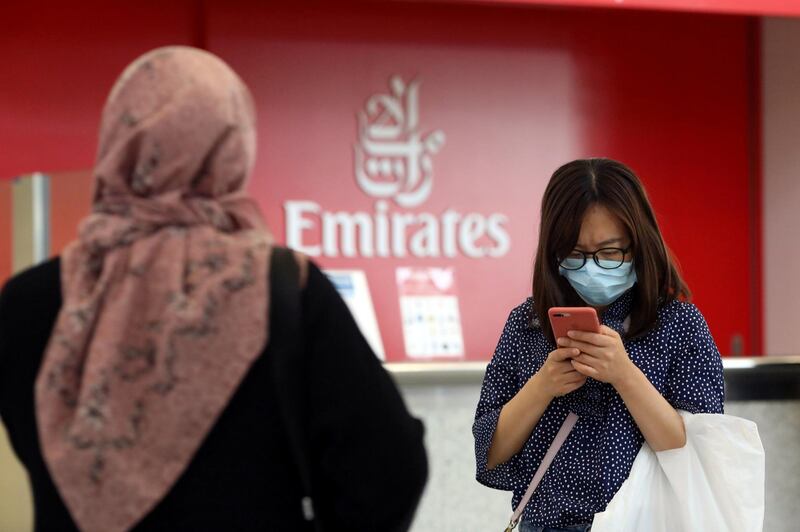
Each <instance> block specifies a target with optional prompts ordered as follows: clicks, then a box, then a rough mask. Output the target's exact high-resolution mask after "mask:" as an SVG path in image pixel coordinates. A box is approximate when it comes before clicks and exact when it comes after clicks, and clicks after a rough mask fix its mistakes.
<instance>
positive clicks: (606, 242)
mask: <svg viewBox="0 0 800 532" xmlns="http://www.w3.org/2000/svg"><path fill="white" fill-rule="evenodd" d="M622 240H623V239H622V238H609V239H608V240H603V241H602V242H600V243H599V244H597V249H601V248H604V247H606V246H608V245H611V244H618V243H620V242H622ZM582 248H583V246H581V245H580V244H575V249H578V250H580V249H582Z"/></svg>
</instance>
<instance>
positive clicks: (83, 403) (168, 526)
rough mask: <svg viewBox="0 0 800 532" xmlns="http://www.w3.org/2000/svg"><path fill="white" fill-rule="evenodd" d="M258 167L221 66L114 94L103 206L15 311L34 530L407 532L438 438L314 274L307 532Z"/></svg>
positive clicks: (134, 84) (304, 425)
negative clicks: (427, 436)
mask: <svg viewBox="0 0 800 532" xmlns="http://www.w3.org/2000/svg"><path fill="white" fill-rule="evenodd" d="M255 151H256V137H255V115H254V109H253V104H252V100H251V97H250V94H249V91H248V90H247V88H246V86H245V85H244V83H243V82H242V81H241V80H240V79H239V77H238V76H237V75H236V74H235V73H234V72H233V71H232V70H231V69H230V68H229V67H228V66H227V65H226V64H225V63H223V62H222V61H221V60H219V59H218V58H216V57H215V56H213V55H211V54H209V53H206V52H203V51H200V50H196V49H192V48H186V47H168V48H162V49H158V50H155V51H152V52H150V53H148V54H146V55H144V56H142V57H141V58H139V59H137V60H136V61H135V62H134V63H132V64H131V65H130V66H129V67H128V68H127V69H126V70H125V72H124V73H123V74H122V75H121V76H120V78H119V80H118V81H117V83H116V85H115V86H114V88H113V89H112V91H111V94H110V96H109V98H108V101H107V103H106V106H105V109H104V112H103V117H102V123H101V127H100V142H99V151H98V157H97V163H96V166H95V169H94V176H95V182H96V187H95V196H94V206H93V212H92V213H91V214H90V215H89V216H88V217H87V218H86V219H85V220H84V221H83V222H82V223H81V226H80V230H79V236H78V239H77V240H76V241H75V242H73V243H72V244H70V245H69V246H68V247H67V248H66V250H65V251H64V253H63V254H62V256H61V257H60V258H56V259H53V260H51V261H49V262H47V263H45V264H43V265H40V266H38V267H35V268H33V269H30V270H28V271H26V272H24V273H22V274H20V275H18V276H16V277H15V278H13V279H12V280H10V281H9V282H8V283H7V285H6V286H5V287H4V289H3V291H2V295H1V296H0V415H2V419H3V421H4V423H5V424H6V426H7V428H8V431H9V434H10V438H11V443H12V445H13V447H14V449H15V451H16V453H17V455H18V456H19V458H20V460H21V461H22V463H23V465H24V466H25V468H26V469H27V471H28V475H29V477H30V480H31V484H32V488H33V495H34V501H35V516H36V517H35V520H36V529H37V530H47V531H51V530H59V531H60V530H74V529H76V528H77V529H80V530H84V531H103V532H113V531H117V530H130V529H135V530H305V529H307V530H311V529H312V527H313V526H318V527H321V528H324V529H326V530H404V529H406V528H407V527H408V525H409V523H410V520H411V517H412V515H413V512H414V509H415V507H416V504H417V502H418V499H419V495H420V493H421V490H422V487H423V485H424V482H425V477H426V473H427V470H426V467H427V465H426V459H425V453H424V449H423V446H422V427H421V424H420V423H419V422H418V421H417V420H415V419H413V418H412V417H411V416H410V415H409V414H408V412H407V410H406V408H405V406H404V404H403V402H402V400H401V398H400V396H399V394H398V392H397V390H396V388H395V387H394V386H393V384H392V382H391V380H390V378H389V377H388V375H387V374H386V372H385V371H384V370H383V368H382V367H381V366H380V363H379V362H378V361H377V359H376V358H375V357H374V355H373V354H372V352H371V351H370V349H369V347H368V345H367V344H366V342H365V340H364V339H363V337H362V336H361V335H360V334H359V332H358V329H357V327H356V325H355V323H354V321H353V319H352V317H351V316H350V314H349V313H348V311H347V308H346V307H345V305H344V303H343V302H342V300H341V299H340V298H339V297H338V295H337V293H336V291H335V289H334V288H333V287H332V286H331V284H330V283H329V282H328V281H327V279H326V278H325V277H324V275H323V274H322V273H321V272H320V270H319V269H318V268H317V267H316V266H315V265H314V264H311V263H305V262H304V261H302V259H301V260H300V261H299V264H298V265H297V267H298V269H299V270H300V271H301V272H302V273H301V275H299V277H300V279H299V280H298V283H301V284H302V288H301V289H300V290H299V291H298V292H299V312H298V321H299V323H298V325H297V329H298V330H299V334H300V336H301V337H300V338H299V339H295V340H294V343H295V344H297V345H300V346H301V348H300V349H299V352H298V353H296V354H297V356H298V357H299V359H298V360H299V361H300V362H299V366H298V367H301V368H302V371H303V375H302V378H301V379H297V382H299V383H301V385H302V386H300V388H302V389H301V390H299V391H298V393H297V397H299V398H300V402H301V403H302V404H303V405H305V406H304V409H303V410H302V412H303V416H302V419H300V420H294V421H295V422H297V423H298V426H300V428H301V430H302V434H303V435H304V438H305V441H304V443H303V445H304V446H305V452H306V453H307V459H308V462H307V469H308V471H306V473H307V475H305V476H306V477H310V479H311V483H312V486H313V488H312V493H311V494H312V495H313V513H314V514H315V516H316V518H315V519H314V521H315V522H314V523H313V524H312V522H311V517H312V504H311V500H309V499H303V497H304V495H307V494H306V493H305V492H304V488H306V487H307V486H304V483H303V478H301V477H303V475H301V474H300V473H298V464H297V461H296V460H294V459H293V457H294V456H295V455H296V452H295V451H296V450H297V449H296V448H295V446H294V444H293V443H290V442H292V441H293V440H291V439H290V435H289V434H288V432H289V431H288V429H287V424H286V423H285V421H286V420H285V419H284V418H282V417H281V412H282V411H285V410H284V406H285V405H282V404H281V398H280V397H279V396H278V394H277V392H276V391H275V388H276V387H275V386H274V385H273V383H275V382H282V381H281V379H283V376H282V375H275V374H274V369H273V365H271V364H270V361H271V360H272V358H273V357H274V356H275V353H274V351H275V349H274V345H273V344H274V342H273V340H274V338H275V337H276V336H277V335H281V334H285V331H284V329H285V328H286V327H288V325H287V323H286V322H287V316H288V315H290V310H289V309H284V308H281V306H280V305H278V304H277V302H276V300H275V299H274V298H273V297H271V296H273V295H274V294H276V293H277V292H276V289H279V288H280V287H279V286H274V285H273V283H271V282H270V279H271V278H272V279H274V276H271V274H272V273H274V272H272V271H271V267H272V266H273V264H274V261H273V255H275V254H276V253H278V252H279V251H280V250H278V249H275V248H273V246H272V244H271V239H270V237H269V234H268V232H267V231H266V228H265V226H264V223H263V221H262V218H261V215H260V214H259V211H258V209H257V207H256V206H255V203H254V202H253V200H252V199H251V198H249V197H248V196H247V195H246V194H245V192H244V190H245V185H246V182H247V180H248V178H249V175H250V172H251V169H252V167H253V162H254V158H255ZM280 320H283V321H282V322H281V321H280ZM276 323H282V324H283V326H281V327H273V326H274V325H275V324H276ZM289 325H291V324H289ZM287 378H288V376H287ZM296 407H297V405H293V408H295V411H300V410H298V409H297V408H296ZM301 500H302V501H303V504H301Z"/></svg>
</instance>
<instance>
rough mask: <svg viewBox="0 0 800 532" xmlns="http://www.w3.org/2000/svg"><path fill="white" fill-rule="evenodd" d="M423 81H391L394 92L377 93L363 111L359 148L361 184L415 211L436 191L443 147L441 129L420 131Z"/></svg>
mask: <svg viewBox="0 0 800 532" xmlns="http://www.w3.org/2000/svg"><path fill="white" fill-rule="evenodd" d="M419 85H420V82H419V81H416V80H415V81H412V82H410V83H409V84H408V85H406V83H405V82H404V81H403V80H402V78H401V77H400V76H392V77H391V79H390V80H389V88H390V90H391V94H376V95H374V96H372V97H371V98H370V99H369V100H368V101H367V105H366V107H365V109H364V110H363V111H360V112H359V113H358V143H357V144H356V145H355V158H356V161H355V162H356V164H355V166H356V168H355V172H356V181H357V182H358V186H359V187H361V190H363V191H364V192H366V193H367V194H369V195H370V196H373V197H376V198H393V199H394V200H395V202H397V204H398V205H400V206H401V207H406V208H408V207H416V206H417V205H420V204H421V203H422V202H424V201H425V200H426V199H428V196H430V194H431V189H432V188H433V161H432V160H431V156H432V155H434V154H436V153H438V152H439V150H440V149H441V148H442V146H444V142H445V135H444V132H442V130H439V129H437V130H436V131H433V132H431V133H428V134H427V135H425V136H424V137H423V136H422V135H421V133H420V131H419Z"/></svg>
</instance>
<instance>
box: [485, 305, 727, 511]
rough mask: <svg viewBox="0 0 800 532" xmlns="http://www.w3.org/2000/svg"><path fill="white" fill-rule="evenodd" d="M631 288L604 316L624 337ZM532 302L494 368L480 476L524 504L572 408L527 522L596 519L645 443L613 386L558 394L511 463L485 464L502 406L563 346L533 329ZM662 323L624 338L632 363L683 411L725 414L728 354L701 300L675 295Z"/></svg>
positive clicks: (509, 328) (509, 332)
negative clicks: (568, 428) (572, 419)
mask: <svg viewBox="0 0 800 532" xmlns="http://www.w3.org/2000/svg"><path fill="white" fill-rule="evenodd" d="M631 294H632V292H631V291H630V290H629V291H628V292H626V293H625V294H623V295H622V296H620V298H619V299H617V300H616V301H615V302H614V303H612V304H611V305H610V306H609V307H608V309H607V310H606V312H605V313H604V314H603V316H602V320H601V321H602V322H603V324H604V325H607V326H608V327H611V328H612V329H614V330H616V331H617V332H620V333H622V332H623V330H624V328H623V323H624V321H625V319H626V317H627V316H628V314H629V313H630V309H631V302H632V295H631ZM533 312H534V311H533V303H532V300H531V299H528V300H527V301H526V302H525V303H523V304H522V305H520V306H519V307H517V308H515V309H514V310H513V311H512V312H511V315H510V316H509V317H508V321H507V323H506V325H505V328H504V329H503V334H502V336H501V337H500V342H499V343H498V345H497V349H496V351H495V353H494V356H493V357H492V360H491V362H490V363H489V365H488V367H487V369H486V376H485V377H484V381H483V387H482V389H481V397H480V402H479V403H478V409H477V412H476V414H475V423H474V425H473V428H472V431H473V434H474V436H475V456H476V460H477V479H478V481H479V482H481V483H482V484H485V485H486V486H489V487H491V488H496V489H501V490H509V491H513V492H514V497H513V500H512V507H516V505H517V503H518V502H519V500H520V499H521V498H522V496H523V494H524V493H525V490H526V489H527V487H528V484H529V483H530V481H531V478H533V474H534V473H535V472H536V468H537V467H538V466H539V463H540V462H541V460H542V458H544V455H545V453H546V452H547V449H548V448H549V447H550V444H551V443H552V441H553V439H554V438H555V435H556V433H557V432H558V429H559V428H560V427H561V424H562V423H563V422H564V419H565V418H566V417H567V414H568V413H569V412H570V411H572V412H575V413H576V414H578V416H580V418H579V420H578V422H577V424H576V425H575V428H574V429H573V431H572V433H571V434H570V436H569V438H567V441H566V442H565V443H564V446H563V447H562V448H561V450H560V451H559V453H558V455H556V458H555V460H554V461H553V463H552V464H551V466H550V468H549V469H548V471H547V473H546V474H545V476H544V478H543V479H542V481H541V483H540V484H539V487H538V488H537V490H536V492H535V493H534V494H533V497H532V498H531V500H530V502H529V503H528V505H527V507H526V508H525V513H524V515H523V520H525V521H530V522H532V523H533V524H535V525H539V526H553V527H558V526H561V527H563V526H570V525H577V524H584V523H591V522H592V519H593V517H594V514H595V513H597V512H602V511H603V510H605V507H606V505H607V504H608V503H609V501H610V500H611V499H612V498H613V497H614V494H615V493H616V492H617V490H618V489H619V488H620V486H621V485H622V483H623V481H624V480H625V479H626V478H627V477H628V474H629V473H630V470H631V466H632V465H633V460H634V458H636V454H637V453H638V452H639V449H640V447H641V445H642V442H644V437H643V436H642V434H641V432H640V431H639V429H638V427H637V426H636V423H635V422H634V419H633V417H632V416H631V414H630V413H629V412H628V410H627V408H626V407H625V404H624V403H623V401H622V398H621V397H620V396H619V394H618V393H617V392H616V390H614V388H613V386H611V385H610V384H606V383H602V382H599V381H596V380H594V379H591V378H589V379H587V381H586V384H584V385H583V386H582V387H581V388H579V389H577V390H575V391H574V392H572V393H570V394H567V395H565V396H563V397H557V398H555V399H554V400H553V401H552V402H551V403H550V406H549V407H548V408H547V410H546V411H545V412H544V415H543V416H542V418H541V420H540V421H539V423H538V424H537V425H536V427H535V428H534V429H533V432H532V433H531V436H530V438H529V439H528V441H527V443H526V444H525V445H524V446H523V448H522V449H521V450H520V451H519V452H518V453H517V454H516V455H515V456H514V457H513V458H511V459H510V460H509V461H508V462H506V463H504V464H500V465H498V466H497V467H495V468H494V469H491V470H487V469H486V462H487V457H488V452H489V446H490V445H491V441H492V435H493V434H494V431H495V428H496V427H497V420H498V418H499V416H500V410H501V408H502V407H503V405H505V404H506V403H507V402H508V401H509V400H511V399H512V398H513V397H514V396H515V395H516V393H517V392H518V391H519V390H520V388H522V386H523V385H524V384H525V383H526V382H527V381H528V379H530V378H531V377H532V376H533V375H534V374H535V373H536V372H537V371H538V370H539V368H541V367H542V365H543V364H544V362H545V360H546V359H547V355H548V354H549V353H550V351H552V350H554V349H555V346H554V345H553V344H552V343H551V342H550V341H549V340H548V339H547V338H546V337H545V336H544V334H543V333H542V331H541V329H539V328H535V327H531V325H530V323H531V316H532V313H533ZM658 318H659V319H658V322H657V324H656V326H655V327H654V328H653V329H652V330H651V331H649V332H648V333H647V334H646V335H644V336H640V337H639V338H637V339H635V340H625V341H624V345H625V348H626V350H627V352H628V354H629V356H630V358H631V360H632V361H633V362H634V363H635V364H636V365H637V366H638V367H639V369H640V370H642V372H643V373H644V374H645V375H646V376H647V378H648V379H649V380H650V382H651V383H653V385H654V386H655V387H656V389H658V391H659V392H660V393H661V394H662V395H663V396H664V397H665V398H666V399H667V400H668V401H669V402H670V404H672V406H674V407H675V408H676V409H681V410H686V411H688V412H691V413H693V414H696V413H701V412H703V413H719V414H721V413H722V412H723V396H724V384H723V379H722V360H721V358H720V354H719V350H718V349H717V346H716V345H715V344H714V339H713V338H712V337H711V333H710V332H709V330H708V326H707V325H706V321H705V319H704V318H703V316H702V314H700V311H699V310H698V309H697V307H695V306H694V305H692V304H690V303H685V302H678V301H674V302H671V303H669V304H667V305H665V306H663V307H662V308H661V309H660V310H659V313H658Z"/></svg>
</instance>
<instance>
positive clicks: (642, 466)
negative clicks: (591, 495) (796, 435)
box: [592, 410, 764, 532]
mask: <svg viewBox="0 0 800 532" xmlns="http://www.w3.org/2000/svg"><path fill="white" fill-rule="evenodd" d="M678 412H679V413H680V415H681V417H682V418H683V421H684V424H685V426H686V446H684V447H682V448H680V449H672V450H669V451H662V452H658V453H654V452H653V451H652V450H651V449H650V447H649V446H648V445H647V443H645V444H644V445H642V449H641V450H640V451H639V454H638V455H637V456H636V460H634V462H633V467H632V469H631V472H630V475H629V476H628V479H627V480H626V481H625V482H624V483H623V484H622V487H620V489H619V491H618V492H617V494H616V495H615V496H614V498H613V499H612V500H611V502H609V504H608V506H607V507H606V510H605V511H604V512H601V513H598V514H595V516H594V521H593V523H592V532H641V531H647V532H668V531H669V532H701V531H706V530H708V531H713V532H738V531H742V532H745V531H746V532H760V531H761V530H762V527H763V521H764V447H763V446H762V445H761V439H760V438H759V436H758V428H757V427H756V424H755V423H753V422H752V421H748V420H746V419H742V418H738V417H734V416H726V415H721V414H694V415H692V414H690V413H688V412H684V411H681V410H679V411H678Z"/></svg>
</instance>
